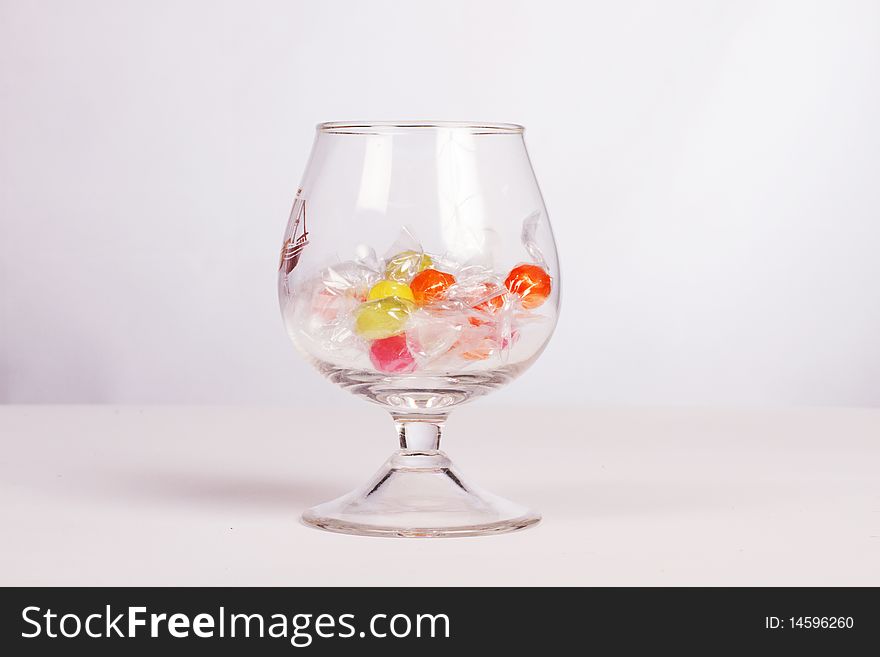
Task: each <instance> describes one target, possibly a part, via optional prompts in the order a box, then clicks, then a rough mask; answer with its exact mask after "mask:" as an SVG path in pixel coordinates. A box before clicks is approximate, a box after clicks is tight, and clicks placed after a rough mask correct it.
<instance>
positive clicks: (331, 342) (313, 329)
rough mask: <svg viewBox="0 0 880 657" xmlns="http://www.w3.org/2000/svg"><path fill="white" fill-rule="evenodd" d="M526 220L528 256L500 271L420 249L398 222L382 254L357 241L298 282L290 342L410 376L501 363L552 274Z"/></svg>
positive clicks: (531, 319)
mask: <svg viewBox="0 0 880 657" xmlns="http://www.w3.org/2000/svg"><path fill="white" fill-rule="evenodd" d="M534 223H535V222H534V218H533V217H532V216H530V217H528V218H526V220H525V221H524V225H523V244H524V246H525V247H526V251H527V252H528V253H529V256H530V257H531V258H532V261H530V262H528V263H516V265H515V266H514V267H512V268H511V269H505V270H504V271H495V270H493V269H492V267H490V266H488V265H487V264H486V263H458V262H455V261H454V260H451V259H450V258H449V257H448V256H446V255H445V254H434V253H429V252H426V251H425V250H424V249H423V248H422V246H421V244H420V243H419V242H418V240H416V239H415V237H414V236H413V235H412V233H411V232H410V231H408V230H406V229H404V230H403V231H402V232H401V235H400V237H399V238H398V239H397V240H396V241H395V242H394V243H393V244H392V245H391V246H390V247H389V248H388V249H387V250H386V251H385V253H384V255H383V256H382V257H381V258H380V257H378V256H377V255H376V252H375V250H374V249H373V248H371V247H368V246H366V245H360V246H358V247H357V248H356V249H355V253H354V254H353V255H354V257H353V258H352V259H351V260H348V261H342V262H336V263H333V264H330V265H328V266H326V267H324V268H322V269H321V270H320V271H319V273H318V274H317V275H316V276H313V277H311V278H309V279H306V280H302V281H299V282H298V283H297V284H296V286H295V287H294V288H293V290H292V295H291V298H292V301H293V303H290V304H288V306H287V307H286V308H285V312H289V313H291V315H290V319H292V320H293V321H292V322H289V326H290V327H291V330H292V332H294V333H295V336H294V337H295V338H296V341H297V343H298V344H301V345H302V346H304V348H305V349H306V350H307V351H309V352H310V353H311V354H312V355H313V356H315V357H318V358H320V359H321V360H323V361H328V362H331V363H332V364H334V365H338V366H340V367H346V368H351V369H366V370H374V371H377V372H381V373H384V374H396V375H408V374H411V373H415V374H418V373H419V372H428V373H429V372H443V371H460V370H462V368H467V367H472V368H492V367H500V366H503V365H504V364H505V363H506V362H507V361H508V360H509V359H510V358H511V352H512V350H514V349H515V347H516V345H517V343H518V342H519V341H520V340H521V338H522V337H523V336H525V335H527V334H528V333H529V326H530V325H532V324H534V323H535V322H540V321H546V319H547V318H546V317H544V316H543V315H541V314H540V312H538V311H536V309H537V308H538V307H539V306H540V305H541V304H543V302H544V301H545V300H546V298H547V296H549V294H550V289H551V286H552V281H551V278H550V275H549V273H548V272H547V271H546V269H545V264H544V262H543V257H542V256H541V253H540V251H539V250H538V249H537V247H536V246H535V244H534V239H533V232H534V229H533V225H534ZM388 295H391V296H388ZM536 334H539V339H540V335H542V332H541V331H537V332H536Z"/></svg>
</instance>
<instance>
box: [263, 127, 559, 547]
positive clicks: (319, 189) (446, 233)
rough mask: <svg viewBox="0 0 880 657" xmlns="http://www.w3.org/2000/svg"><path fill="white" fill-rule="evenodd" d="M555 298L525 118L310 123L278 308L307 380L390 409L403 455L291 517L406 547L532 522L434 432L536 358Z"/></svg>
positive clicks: (547, 231)
mask: <svg viewBox="0 0 880 657" xmlns="http://www.w3.org/2000/svg"><path fill="white" fill-rule="evenodd" d="M559 292H560V277H559V264H558V261H557V255H556V245H555V243H554V240H553V231H552V229H551V227H550V220H549V218H548V216H547V210H546V208H545V207H544V202H543V199H542V198H541V192H540V190H539V189H538V183H537V180H536V179H535V174H534V172H533V170H532V166H531V163H530V162H529V156H528V153H527V152H526V146H525V142H524V140H523V127H522V126H520V125H515V124H509V123H464V122H443V121H424V122H407V121H381V122H366V121H363V122H355V121H352V122H335V123H322V124H320V125H319V126H318V127H317V136H316V138H315V142H314V146H313V148H312V153H311V157H310V158H309V161H308V165H307V167H306V171H305V175H304V176H303V180H302V184H301V185H300V187H299V190H298V191H297V193H296V199H295V201H294V205H293V211H292V212H291V215H290V221H289V222H288V225H287V230H286V233H285V235H284V241H283V246H282V250H281V259H280V265H279V273H278V293H279V298H280V303H281V311H282V314H283V317H284V323H285V326H286V328H287V332H288V334H289V335H290V338H291V340H292V341H293V343H294V344H295V345H296V347H297V348H298V349H299V351H300V352H301V353H302V354H303V356H305V358H307V359H308V360H309V362H311V363H312V364H313V365H314V366H315V367H316V368H317V370H318V371H319V372H321V373H322V374H323V375H324V376H325V377H327V378H328V379H330V380H331V381H333V382H334V383H336V384H338V385H339V386H341V387H343V388H345V389H347V390H349V391H351V392H353V393H355V394H356V395H359V396H361V397H363V398H365V399H367V400H369V401H371V402H373V403H375V404H379V405H380V406H382V407H384V408H385V409H387V410H388V411H389V412H390V413H391V417H392V418H393V420H394V423H395V425H396V429H397V438H398V441H399V449H398V450H397V451H395V452H394V453H393V454H392V455H391V457H390V458H389V459H388V461H387V462H386V463H385V464H384V465H383V466H382V468H381V469H380V470H379V472H377V473H376V474H375V475H374V477H373V478H372V479H371V480H370V481H369V482H368V483H367V484H366V485H364V486H363V487H361V488H359V489H357V490H355V491H353V492H351V493H348V494H347V495H344V496H342V497H340V498H338V499H335V500H333V501H330V502H326V503H324V504H320V505H318V506H316V507H314V508H311V509H309V510H308V511H306V512H305V513H304V514H303V520H304V522H306V523H307V524H309V525H312V526H315V527H320V528H323V529H327V530H331V531H337V532H343V533H350V534H365V535H378V536H407V537H427V536H469V535H480V534H491V533H500V532H506V531H513V530H517V529H522V528H524V527H528V526H530V525H533V524H535V523H537V522H538V521H539V520H540V515H539V514H538V513H536V512H535V511H532V510H530V509H528V508H527V507H524V506H520V505H519V504H515V503H513V502H509V501H507V500H505V499H502V498H500V497H498V496H496V495H493V494H491V493H488V492H485V491H483V490H481V489H479V488H477V487H476V486H474V485H473V484H471V483H470V482H469V481H468V480H467V479H465V478H464V477H463V476H462V475H461V474H460V473H459V472H458V470H457V469H456V468H455V466H454V465H453V464H452V462H451V461H450V460H449V457H447V456H446V454H445V453H444V452H442V451H440V437H441V433H442V431H443V426H444V423H445V421H446V418H447V416H448V414H449V413H450V411H452V410H453V409H454V408H455V407H457V406H459V405H461V404H464V403H466V402H468V401H471V400H473V399H475V398H477V397H481V396H482V395H485V394H488V393H490V392H492V391H493V390H495V389H497V388H500V387H501V386H503V385H505V384H507V383H508V382H510V381H511V380H513V379H514V378H515V377H517V376H519V375H520V374H522V373H523V372H524V371H525V370H526V369H528V367H529V366H530V365H531V364H532V363H533V362H535V359H537V358H538V356H539V355H540V354H541V352H542V351H543V350H544V347H545V346H546V344H547V342H548V340H549V339H550V336H551V334H552V333H553V329H554V327H555V325H556V320H557V314H558V312H559ZM328 425H329V428H328V430H331V431H332V420H331V421H329V422H328ZM478 438H479V436H472V439H478ZM523 474H525V473H523Z"/></svg>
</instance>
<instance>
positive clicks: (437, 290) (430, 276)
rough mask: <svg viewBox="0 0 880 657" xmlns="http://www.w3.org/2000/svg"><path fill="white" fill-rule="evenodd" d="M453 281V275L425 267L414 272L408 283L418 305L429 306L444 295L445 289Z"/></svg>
mask: <svg viewBox="0 0 880 657" xmlns="http://www.w3.org/2000/svg"><path fill="white" fill-rule="evenodd" d="M454 283H455V276H453V275H452V274H447V273H446V272H444V271H437V270H436V269H425V270H423V271H420V272H419V273H418V274H416V275H415V276H414V277H413V279H412V282H411V283H410V284H409V287H410V289H411V290H412V293H413V297H415V300H416V304H417V305H419V306H429V305H431V304H432V303H436V302H437V301H440V300H441V299H442V298H443V297H445V296H446V290H448V289H449V286H450V285H452V284H454Z"/></svg>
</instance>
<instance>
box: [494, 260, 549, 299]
mask: <svg viewBox="0 0 880 657" xmlns="http://www.w3.org/2000/svg"><path fill="white" fill-rule="evenodd" d="M504 285H505V286H506V287H507V289H508V290H510V291H511V293H513V294H516V295H518V296H519V297H520V298H521V300H522V301H521V303H522V307H523V308H525V309H527V310H528V309H531V308H537V307H538V306H540V305H541V304H542V303H544V302H545V301H546V300H547V297H548V296H550V274H548V273H547V272H546V271H544V269H543V268H542V267H539V266H538V265H519V266H517V267H514V268H513V269H511V270H510V274H508V276H507V280H506V281H504Z"/></svg>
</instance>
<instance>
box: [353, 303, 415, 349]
mask: <svg viewBox="0 0 880 657" xmlns="http://www.w3.org/2000/svg"><path fill="white" fill-rule="evenodd" d="M414 308H415V304H413V302H412V301H407V300H406V299H400V298H398V297H387V298H385V299H376V300H375V301H367V302H366V303H362V304H361V305H360V306H358V308H357V310H355V321H354V330H355V332H357V334H358V335H359V336H361V337H362V338H366V339H367V340H381V339H382V338H388V337H391V336H392V335H396V334H397V333H400V332H401V331H403V330H404V329H405V328H406V323H407V321H408V320H409V316H410V313H411V312H412V311H413V309H414Z"/></svg>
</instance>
